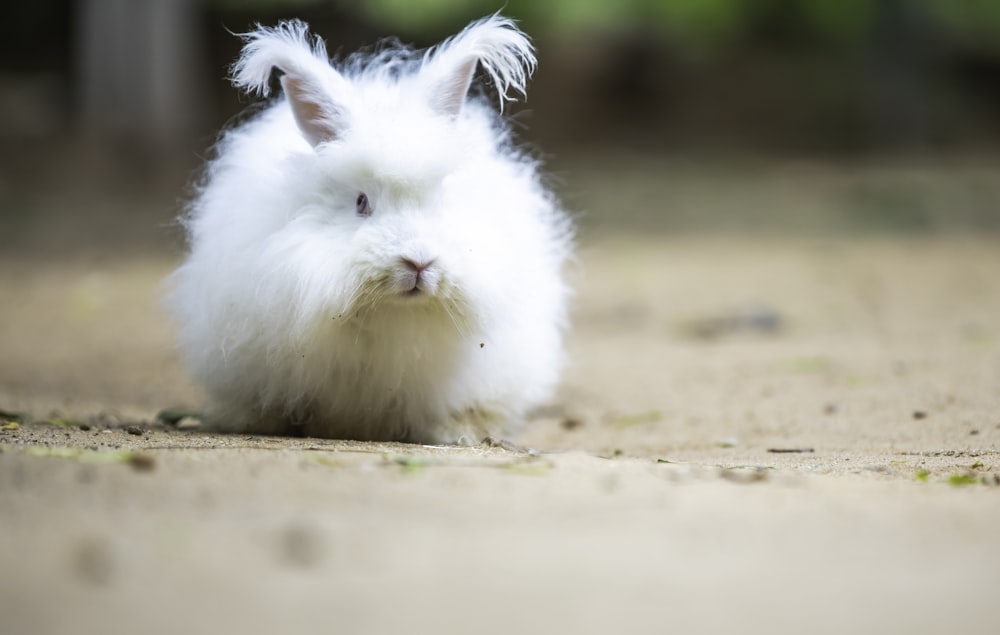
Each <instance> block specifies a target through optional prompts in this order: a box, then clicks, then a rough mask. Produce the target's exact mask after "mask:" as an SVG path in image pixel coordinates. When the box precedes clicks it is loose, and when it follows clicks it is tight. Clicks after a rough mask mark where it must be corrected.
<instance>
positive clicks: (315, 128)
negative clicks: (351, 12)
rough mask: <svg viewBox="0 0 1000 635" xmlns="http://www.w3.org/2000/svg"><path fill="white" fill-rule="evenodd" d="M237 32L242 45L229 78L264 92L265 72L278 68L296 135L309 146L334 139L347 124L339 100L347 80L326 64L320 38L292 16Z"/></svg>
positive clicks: (269, 73) (267, 74)
mask: <svg viewBox="0 0 1000 635" xmlns="http://www.w3.org/2000/svg"><path fill="white" fill-rule="evenodd" d="M242 37H243V39H244V41H245V42H246V44H245V46H244V47H243V53H242V54H241V55H240V58H239V60H237V61H236V64H235V65H233V70H232V73H233V83H234V84H236V85H237V86H239V87H241V88H244V89H246V90H248V91H251V92H257V93H260V94H262V95H265V96H266V95H267V94H268V92H269V91H270V87H269V86H268V80H269V79H270V77H271V71H272V70H273V69H274V68H277V69H279V70H281V72H282V73H284V74H283V75H282V76H281V87H282V89H284V91H285V97H287V98H288V103H289V105H290V106H291V109H292V115H293V116H294V117H295V123H296V124H298V127H299V130H300V131H301V132H302V136H303V137H305V139H306V140H307V141H308V142H309V143H310V144H312V145H313V146H317V145H319V144H321V143H325V142H327V141H332V140H334V139H336V138H337V136H338V135H339V134H340V133H341V132H342V131H343V129H344V128H345V127H346V126H347V117H346V111H345V109H344V107H343V106H342V105H341V102H342V100H343V98H344V97H345V96H346V94H347V92H348V85H347V81H346V80H345V79H344V77H343V76H342V75H341V74H340V73H338V72H337V71H336V70H335V69H334V68H333V67H332V66H330V63H329V61H328V58H327V55H326V46H325V45H324V44H323V41H322V40H320V39H318V38H316V39H314V40H313V41H312V42H310V39H311V38H310V37H309V32H308V27H307V26H306V25H305V23H303V22H300V21H298V20H290V21H288V22H282V23H281V24H279V25H278V26H277V27H275V28H273V29H271V28H266V27H260V26H258V28H257V30H256V31H253V32H251V33H247V34H245V35H243V36H242Z"/></svg>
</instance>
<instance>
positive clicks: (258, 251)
mask: <svg viewBox="0 0 1000 635" xmlns="http://www.w3.org/2000/svg"><path fill="white" fill-rule="evenodd" d="M473 36H475V37H473ZM476 37H478V40H477V39H476ZM512 37H513V38H514V39H511V38H512ZM491 38H492V40H491ZM518 38H520V39H518ZM469 40H471V44H476V45H478V48H476V49H474V48H473V47H472V46H471V45H470V42H469ZM483 42H485V44H483ZM497 42H499V44H497ZM491 43H492V44H496V46H494V48H492V49H491V48H490V46H489V45H490V44H491ZM463 46H464V47H465V49H463ZM518 46H520V47H521V48H517V47H518ZM497 47H499V48H497ZM456 51H457V52H456ZM470 51H471V52H470ZM484 51H485V52H484ZM470 55H471V56H472V57H470ZM490 55H492V56H493V57H488V56H490ZM484 56H487V57H484ZM505 56H506V57H505ZM322 57H323V51H322V48H321V47H317V48H316V49H315V50H314V51H310V50H309V48H308V45H307V44H306V35H305V30H304V27H303V26H302V25H300V24H298V23H291V24H287V25H285V26H283V27H279V29H275V30H267V29H262V30H259V31H257V32H256V33H254V34H252V35H251V36H248V45H247V48H246V49H245V51H244V56H243V57H242V58H241V60H240V62H239V63H238V64H237V66H236V67H235V71H236V78H235V79H236V81H237V83H239V84H241V85H244V86H247V87H250V88H258V89H266V83H265V82H266V76H267V75H268V74H269V73H270V68H271V66H277V67H279V68H281V70H283V71H284V72H285V76H284V77H283V81H282V84H283V86H284V88H285V94H286V96H285V97H283V98H281V99H280V100H279V101H277V102H276V103H275V104H273V105H272V106H270V107H269V108H267V109H266V110H265V111H263V112H262V113H260V114H259V115H258V116H256V117H255V118H253V119H252V120H250V121H249V122H247V123H245V124H244V125H242V126H240V127H238V128H237V129H235V130H233V131H231V132H229V133H228V134H227V135H226V136H225V137H224V139H223V140H222V142H221V143H220V146H219V148H218V155H217V158H216V159H215V160H214V161H213V162H212V163H211V164H210V166H209V169H208V171H207V175H206V180H205V184H204V186H203V187H202V189H201V191H200V193H199V195H198V197H197V198H196V200H195V201H194V202H193V204H192V206H191V213H190V216H189V218H188V219H187V227H188V230H189V237H190V242H191V253H190V255H189V257H188V259H187V261H186V262H185V263H184V264H183V265H182V266H181V267H180V269H179V270H178V271H177V272H176V273H175V274H174V278H173V283H174V289H173V291H172V295H171V298H170V304H171V306H172V307H173V308H174V311H175V314H176V317H177V318H178V322H179V323H180V327H181V348H182V351H183V352H184V354H185V356H186V358H187V361H188V364H189V366H190V368H191V371H192V374H193V375H194V377H195V378H196V379H197V380H198V381H199V382H200V383H201V384H202V385H203V386H204V387H205V388H206V389H207V391H208V394H209V404H208V407H207V411H206V414H207V423H208V425H209V426H210V427H212V428H214V429H218V430H224V431H233V432H256V433H299V434H306V435H310V436H322V437H337V438H353V439H372V440H406V441H419V442H427V443H475V442H478V441H480V440H481V439H482V438H483V437H485V436H488V435H494V436H496V435H504V434H508V433H510V432H511V431H513V430H514V429H515V428H516V426H517V424H518V423H520V421H521V420H522V418H523V416H524V414H525V412H526V411H527V410H528V409H530V408H531V407H532V406H535V405H537V404H538V403H539V402H541V401H542V400H544V399H545V398H547V397H548V396H549V395H550V393H551V390H552V389H553V387H554V385H555V383H556V381H557V379H558V375H559V371H560V369H561V366H562V344H561V340H562V331H563V328H564V324H565V320H566V302H567V295H568V293H567V289H566V286H565V285H564V282H563V278H562V268H563V264H564V261H565V260H566V258H567V257H568V255H569V253H570V230H569V223H568V220H567V218H566V216H565V214H564V213H563V212H562V211H561V210H560V209H559V208H558V206H557V205H556V204H555V202H554V199H553V198H552V196H551V195H550V194H549V193H548V192H547V190H546V189H545V188H544V187H543V186H542V185H541V183H540V181H539V178H538V175H537V172H536V167H535V164H534V163H533V162H532V161H530V160H528V159H526V158H524V157H523V156H522V155H520V154H518V153H517V152H516V151H515V150H514V149H513V148H512V147H511V146H510V144H509V142H508V139H507V135H506V132H505V128H504V127H503V125H502V122H501V121H500V120H499V119H498V117H497V116H496V115H495V113H493V112H492V110H491V109H490V108H489V107H488V106H487V105H486V104H485V103H484V102H483V101H480V100H472V101H469V102H466V101H465V90H466V89H467V86H468V79H469V78H471V72H472V70H474V69H475V63H473V64H472V65H471V66H470V65H469V60H473V62H482V63H483V65H484V67H485V68H486V69H487V71H488V72H490V74H491V75H492V76H493V77H494V80H495V81H497V84H498V89H499V90H500V92H501V96H503V94H504V93H505V92H506V87H507V85H508V84H510V85H513V86H514V87H515V88H518V89H523V81H524V76H523V70H524V66H528V68H529V69H530V63H529V62H533V58H532V57H530V47H528V45H527V41H526V40H525V39H524V38H523V35H521V34H520V32H519V31H516V29H514V28H513V27H512V25H511V24H510V23H509V22H508V21H506V20H503V19H502V18H498V17H496V16H494V17H493V18H488V19H487V20H484V21H482V22H480V23H477V24H474V25H472V26H470V27H469V29H467V30H466V31H465V32H463V33H462V34H461V35H460V36H458V37H457V38H456V39H454V40H452V41H451V42H448V43H446V44H445V45H442V47H440V48H439V49H437V50H436V51H435V52H433V53H432V54H428V55H426V56H425V57H424V58H423V60H419V59H415V58H413V56H412V55H411V54H409V53H408V52H406V51H401V50H399V51H395V52H392V51H390V52H388V53H387V52H383V53H382V54H380V55H379V56H378V57H377V58H376V59H374V60H370V61H368V62H367V63H363V64H362V63H358V62H355V64H354V67H353V68H348V69H344V70H342V71H336V70H333V68H332V67H330V66H329V65H328V64H327V63H326V62H322V64H320V61H321V58H322ZM514 62H519V64H520V65H518V66H517V68H515V67H514ZM455 68H457V69H458V70H457V79H456V76H455V73H454V72H452V71H453V70H454V69H455ZM519 69H520V71H521V72H522V75H520V76H518V75H517V71H518V70H519ZM265 70H266V73H265ZM342 73H343V74H342ZM442 86H443V89H442V88H441V87H442ZM455 86H458V89H457V90H458V91H459V92H460V95H458V97H460V99H458V98H456V96H455V95H456V94H457V93H456V89H455ZM442 91H443V93H445V94H444V96H442V95H441V93H442ZM449 91H451V92H450V93H449ZM452 93H455V94H452ZM449 95H450V96H449ZM317 112H318V113H319V114H317Z"/></svg>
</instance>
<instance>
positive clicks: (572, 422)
mask: <svg viewBox="0 0 1000 635" xmlns="http://www.w3.org/2000/svg"><path fill="white" fill-rule="evenodd" d="M559 425H561V426H562V428H563V430H576V429H577V428H579V427H582V426H583V422H582V421H580V420H579V419H574V418H572V417H569V418H566V419H563V420H562V422H561V423H560V424H559Z"/></svg>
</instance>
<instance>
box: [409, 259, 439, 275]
mask: <svg viewBox="0 0 1000 635" xmlns="http://www.w3.org/2000/svg"><path fill="white" fill-rule="evenodd" d="M402 261H403V264H404V265H406V266H407V267H408V268H409V269H412V270H413V273H415V274H417V275H418V276H419V275H420V274H421V273H423V271H424V270H425V269H427V268H428V267H430V266H431V265H433V264H434V259H433V258H430V259H428V260H413V259H411V258H403V259H402Z"/></svg>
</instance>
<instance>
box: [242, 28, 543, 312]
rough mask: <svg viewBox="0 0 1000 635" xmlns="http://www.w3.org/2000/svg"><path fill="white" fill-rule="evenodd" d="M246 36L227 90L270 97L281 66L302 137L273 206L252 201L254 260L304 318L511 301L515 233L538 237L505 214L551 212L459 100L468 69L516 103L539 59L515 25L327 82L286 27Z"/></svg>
mask: <svg viewBox="0 0 1000 635" xmlns="http://www.w3.org/2000/svg"><path fill="white" fill-rule="evenodd" d="M244 39H245V42H246V44H245V47H244V50H243V54H242V56H241V57H240V58H239V60H238V61H237V63H236V64H235V65H234V67H233V81H234V83H235V84H236V85H238V86H240V87H242V88H244V89H246V90H248V91H252V92H259V93H262V94H265V95H266V94H267V93H268V91H269V81H270V77H271V75H272V71H273V69H277V70H278V71H279V72H280V73H281V75H280V82H281V86H282V90H283V93H284V99H285V100H287V104H288V109H287V110H285V111H283V112H284V113H285V116H287V113H288V112H289V111H290V113H291V117H292V118H293V119H294V122H295V125H296V129H297V132H298V133H299V136H300V138H298V139H294V140H284V142H283V143H285V144H286V145H288V146H290V147H291V148H292V149H293V151H290V152H288V153H287V155H286V156H284V158H283V159H282V160H281V162H280V170H281V171H282V173H283V181H282V190H283V191H282V192H280V193H279V194H277V196H280V197H281V198H282V199H283V200H282V201H281V202H280V203H276V204H274V205H260V204H259V201H255V202H254V206H256V207H257V208H258V209H260V210H262V211H261V212H260V213H262V214H265V215H268V216H270V217H269V218H266V219H261V222H260V226H262V227H266V228H267V229H266V231H265V232H264V233H263V235H262V236H261V240H262V242H263V243H264V244H263V246H262V249H261V255H262V257H263V259H264V260H265V262H269V263H271V264H270V265H268V266H269V268H270V269H271V270H272V271H273V272H284V273H288V274H291V277H292V278H293V279H294V280H293V281H291V282H290V284H294V285H295V286H296V287H297V300H296V302H297V305H298V307H299V310H300V315H304V316H315V315H316V314H317V312H326V313H329V312H331V311H333V312H336V313H337V314H344V313H347V314H352V313H353V314H362V313H366V312H372V311H377V310H382V309H385V308H387V307H392V306H409V307H411V308H413V309H419V310H425V311H427V310H435V311H440V310H442V309H443V310H444V312H446V313H447V314H448V315H450V316H451V318H452V320H454V321H462V320H471V319H477V318H481V317H482V315H483V314H484V313H488V311H485V310H483V309H482V308H481V307H482V305H483V303H484V302H485V303H487V304H488V303H489V302H490V301H495V299H496V298H497V297H498V296H500V297H502V296H504V295H508V294H509V293H510V292H511V291H512V287H513V286H514V285H516V284H517V283H516V277H517V276H518V272H517V271H516V270H511V268H512V267H511V265H510V264H509V261H510V260H511V258H512V253H514V254H516V251H517V244H516V242H517V240H518V236H521V237H523V236H525V235H528V236H531V235H533V234H537V233H538V232H537V230H535V229H531V228H529V229H527V230H525V228H524V227H521V226H519V222H520V221H519V220H518V219H517V218H512V217H511V216H510V215H508V214H506V213H505V208H509V207H521V208H524V207H527V208H529V209H531V208H537V207H541V206H545V205H546V204H547V201H545V200H543V199H544V196H543V195H542V194H541V193H540V189H538V188H531V187H527V188H525V187H524V185H523V183H526V182H530V181H531V177H527V179H525V178H523V177H524V176H525V175H524V174H518V172H519V170H520V171H528V172H530V171H531V170H532V169H533V166H531V167H526V164H519V163H517V162H511V161H500V160H498V156H499V155H500V154H501V153H504V152H510V149H509V148H507V147H506V145H507V140H506V137H505V133H504V132H503V128H502V127H501V126H499V125H497V123H496V121H495V119H496V114H495V113H494V112H492V108H491V107H490V106H489V105H488V104H487V103H485V100H479V99H469V98H468V92H469V87H470V83H471V81H472V78H473V75H474V72H475V71H476V69H477V68H478V67H479V66H481V67H482V68H483V69H484V70H485V73H486V74H487V75H488V76H489V77H490V78H491V80H492V82H493V84H494V85H495V87H496V90H497V92H498V95H499V102H500V105H501V108H502V104H503V102H504V101H505V100H507V99H509V98H510V97H509V93H510V92H511V91H514V92H519V93H522V94H523V93H524V89H525V82H526V80H527V78H528V76H529V75H530V73H531V71H532V70H533V68H534V64H535V58H534V56H533V53H532V47H531V44H530V42H529V41H528V39H527V37H526V36H525V35H524V34H523V33H521V32H520V31H519V30H517V29H516V28H515V27H514V26H513V23H512V22H511V21H509V20H507V19H505V18H502V17H499V16H492V17H489V18H486V19H484V20H481V21H479V22H477V23H474V24H472V25H470V26H469V27H468V28H466V29H465V30H464V31H462V32H461V33H460V34H459V35H457V36H455V37H454V38H452V39H450V40H448V41H446V42H444V43H443V44H441V45H439V46H438V47H436V48H434V49H431V50H429V51H428V52H426V53H424V54H422V55H417V54H415V53H414V52H413V51H411V50H409V49H406V48H402V47H395V48H389V49H385V50H383V51H382V52H381V53H379V54H377V55H375V56H369V57H365V58H360V57H359V58H355V59H354V60H350V59H349V60H348V61H347V62H346V63H345V64H343V65H342V67H341V68H340V69H339V70H338V69H336V68H334V67H333V66H331V65H330V63H329V62H328V60H327V58H326V52H325V47H324V45H323V43H322V41H320V40H316V39H311V38H310V36H309V35H308V33H307V31H306V27H305V25H304V24H302V23H300V22H297V21H292V22H286V23H283V24H281V25H279V26H278V27H276V28H258V30H256V31H254V32H252V33H250V34H248V35H245V36H244ZM484 121H486V122H489V123H487V124H486V125H484ZM512 181H515V182H519V183H521V185H519V186H516V187H511V185H510V183H511V182H512ZM529 240H530V238H529ZM512 250H513V251H512ZM514 259H515V260H516V255H515V256H514ZM514 269H516V267H514ZM285 283H288V282H287V279H286V281H285ZM279 284H280V283H279Z"/></svg>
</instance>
